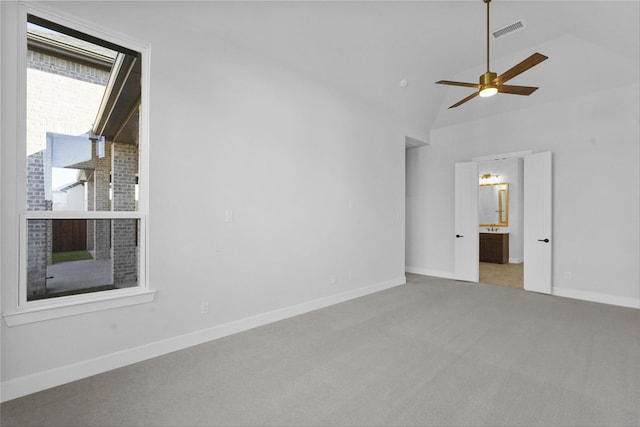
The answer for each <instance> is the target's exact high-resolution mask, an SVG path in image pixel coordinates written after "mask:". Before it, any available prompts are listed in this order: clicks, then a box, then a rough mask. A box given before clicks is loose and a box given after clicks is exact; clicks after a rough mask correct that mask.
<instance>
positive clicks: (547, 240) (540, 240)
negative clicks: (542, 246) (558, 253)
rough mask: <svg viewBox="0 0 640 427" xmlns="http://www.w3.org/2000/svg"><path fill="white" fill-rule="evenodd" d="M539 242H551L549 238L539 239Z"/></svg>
mask: <svg viewBox="0 0 640 427" xmlns="http://www.w3.org/2000/svg"><path fill="white" fill-rule="evenodd" d="M538 242H545V243H549V239H544V240H542V239H538Z"/></svg>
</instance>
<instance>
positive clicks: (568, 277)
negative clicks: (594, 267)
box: [564, 271, 571, 281]
mask: <svg viewBox="0 0 640 427" xmlns="http://www.w3.org/2000/svg"><path fill="white" fill-rule="evenodd" d="M564 278H565V279H566V280H567V281H569V280H571V272H570V271H565V272H564Z"/></svg>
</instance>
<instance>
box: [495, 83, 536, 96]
mask: <svg viewBox="0 0 640 427" xmlns="http://www.w3.org/2000/svg"><path fill="white" fill-rule="evenodd" d="M536 90H538V88H537V87H533V86H511V85H500V86H498V92H500V93H510V94H512V95H527V96H529V95H531V94H532V93H533V92H535V91H536Z"/></svg>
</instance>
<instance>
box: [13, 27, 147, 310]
mask: <svg viewBox="0 0 640 427" xmlns="http://www.w3.org/2000/svg"><path fill="white" fill-rule="evenodd" d="M27 21H28V23H27V69H26V76H27V78H26V86H27V88H26V183H25V193H26V212H27V214H28V215H27V217H26V219H25V221H26V231H25V232H24V236H22V239H24V243H25V245H24V246H23V247H24V248H25V249H24V251H25V253H24V256H25V257H26V260H24V262H23V263H22V265H23V266H25V268H26V271H24V272H23V273H22V275H23V276H22V277H23V279H22V282H21V283H22V286H24V289H23V291H22V292H21V295H26V300H27V301H34V300H41V299H48V298H57V297H63V296H69V295H76V294H82V293H90V292H102V291H108V290H113V289H121V288H126V287H132V286H138V285H139V284H140V270H141V266H140V259H141V251H144V247H142V246H141V245H140V244H139V243H140V242H141V241H142V240H143V239H141V236H140V230H141V228H142V227H141V216H140V215H138V214H136V212H137V211H138V206H139V205H138V180H139V177H140V167H139V165H140V159H139V145H140V136H139V130H140V109H141V75H142V68H141V67H142V63H141V54H140V53H139V52H136V51H133V50H131V49H128V48H125V47H123V46H120V45H117V44H114V43H112V42H109V41H106V40H101V39H99V38H96V37H94V36H91V35H89V34H85V33H82V32H80V31H77V30H75V29H71V28H69V27H65V26H62V25H60V24H57V23H54V22H52V21H48V20H46V19H44V18H41V17H38V16H34V15H27ZM105 212H112V213H113V212H118V213H123V214H124V215H120V216H117V218H114V216H115V215H112V216H111V217H109V216H108V215H107V217H106V218H105V217H102V218H100V217H99V216H96V214H97V213H105ZM128 212H130V213H131V215H128V214H126V213H128ZM60 214H62V217H61V215H60ZM67 214H68V216H69V217H68V218H65V217H64V216H65V215H67ZM56 215H57V216H56ZM103 216H104V215H103ZM127 216H130V217H127ZM142 258H143V257H142Z"/></svg>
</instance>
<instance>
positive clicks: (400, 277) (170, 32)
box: [1, 2, 405, 395]
mask: <svg viewBox="0 0 640 427" xmlns="http://www.w3.org/2000/svg"><path fill="white" fill-rule="evenodd" d="M196 5H197V3H195V4H191V6H190V7H197V6H196ZM44 7H47V8H49V9H52V10H53V11H57V12H60V13H63V14H65V16H69V15H71V16H72V17H73V16H78V17H79V18H80V19H81V20H82V21H83V22H89V23H96V24H98V25H99V26H102V27H104V26H106V23H108V24H109V27H110V28H112V29H113V30H115V31H117V32H119V33H121V34H124V35H127V36H130V37H132V38H133V39H136V40H139V41H142V42H148V43H150V44H151V92H150V93H151V95H150V98H151V105H149V106H147V107H148V108H150V116H151V129H150V137H151V138H150V175H151V176H150V215H149V222H148V224H149V240H150V246H149V277H150V285H151V287H152V288H153V289H155V290H157V295H156V299H155V301H154V302H153V303H150V304H143V305H137V306H129V307H125V308H119V309H114V310H110V311H100V312H95V313H90V314H85V315H78V316H72V317H66V318H61V319H56V320H51V321H45V322H39V323H32V324H27V325H22V326H14V327H7V326H6V324H5V323H3V324H2V337H3V341H2V381H3V385H4V386H5V392H6V388H7V387H9V386H11V387H14V386H16V385H17V384H18V385H20V387H23V389H24V390H28V389H29V387H30V385H33V384H39V383H40V384H43V385H42V386H43V387H44V386H47V384H48V385H51V384H50V383H51V381H53V380H47V381H49V382H47V381H40V379H42V378H44V377H47V375H48V377H47V378H49V379H50V378H52V376H53V377H56V378H57V381H64V380H68V379H70V378H72V377H73V376H74V375H75V373H74V366H82V367H84V368H83V369H85V370H84V371H83V370H82V369H79V370H76V371H78V372H80V371H81V372H80V374H77V375H76V376H82V375H83V374H85V373H86V374H90V373H93V372H95V370H96V369H99V367H100V366H102V367H104V369H107V368H108V367H109V366H115V365H118V364H123V363H127V361H129V362H130V361H131V359H127V357H126V354H127V351H130V350H132V349H134V350H135V349H140V348H143V347H144V346H147V345H153V343H166V342H167V341H171V340H172V339H174V338H176V337H183V336H185V335H186V334H192V336H197V335H198V334H199V332H198V331H202V330H207V329H210V328H214V327H217V326H220V325H229V324H232V323H231V322H234V321H239V320H242V319H247V318H250V317H251V316H259V315H261V314H263V313H268V312H273V311H274V310H280V309H286V308H287V307H300V304H303V305H304V304H305V303H308V302H310V301H318V300H319V299H322V298H325V300H324V301H327V298H329V299H330V298H331V297H332V296H337V297H336V298H335V299H336V300H338V299H340V298H341V297H340V296H341V295H354V294H356V293H358V292H360V291H362V292H366V291H367V290H369V289H374V288H375V287H376V286H392V285H396V284H400V283H403V282H404V199H403V193H404V179H405V176H404V135H405V129H404V127H403V126H402V125H401V124H399V123H398V122H397V121H395V119H394V118H393V117H391V116H390V115H389V114H387V113H386V112H385V111H377V110H375V109H372V108H371V107H369V106H368V105H367V104H366V103H364V102H361V101H360V100H359V99H355V98H350V97H348V96H346V95H344V94H341V93H338V92H336V91H334V90H333V89H332V88H330V87H326V86H323V85H322V84H319V83H317V82H316V81H314V80H311V79H309V78H306V77H305V76H303V75H300V74H298V73H296V72H294V71H292V70H289V69H286V68H284V67H282V66H280V65H279V64H277V63H274V62H272V61H270V60H268V59H266V58H263V57H261V56H260V55H259V54H256V53H254V52H250V51H247V50H244V49H242V48H239V47H235V46H233V45H231V44H229V43H227V42H225V41H223V40H220V39H217V38H216V37H214V36H211V35H203V34H198V33H195V32H193V31H192V29H193V28H194V27H197V26H202V27H205V26H206V25H205V24H206V16H199V15H198V14H197V13H195V14H194V15H193V22H178V21H176V22H175V23H174V25H173V26H172V27H171V28H170V29H169V28H166V27H164V26H162V25H157V24H156V23H155V22H154V20H153V19H152V16H150V9H149V7H148V4H146V3H145V2H142V3H135V2H125V3H122V2H116V3H110V2H104V3H97V2H86V3H83V2H81V3H77V2H70V3H48V2H47V4H46V5H44ZM182 7H188V6H183V5H182V4H179V3H177V2H162V3H158V4H155V5H154V8H153V13H155V14H158V16H164V17H167V16H171V14H172V9H173V8H182ZM2 8H3V10H2V20H3V22H2V32H3V33H2V55H3V57H2V67H3V69H2V93H3V97H2V114H3V117H2V122H3V123H15V120H16V116H15V111H13V110H15V109H13V108H7V107H11V106H13V105H15V104H16V99H15V98H16V91H15V86H16V83H15V82H16V74H15V70H16V69H17V65H16V47H15V46H16V34H15V20H16V11H15V4H12V3H6V2H2ZM200 21H201V22H200ZM15 133H16V130H15V128H14V127H13V126H11V127H7V126H5V127H3V129H2V156H1V158H2V162H3V163H2V193H1V194H2V228H1V233H2V248H1V251H2V273H1V274H2V291H3V294H4V293H6V289H8V288H10V287H14V286H17V269H16V265H17V258H16V247H17V238H16V236H17V233H16V231H15V230H16V227H17V220H16V211H15V205H14V204H13V203H11V201H12V200H15V188H16V182H15V172H16V169H15V162H16V151H15V147H14V145H13V144H12V143H11V141H12V140H13V139H14V138H15ZM20 161H21V160H20ZM226 209H232V210H233V211H234V217H235V220H234V222H231V223H228V222H225V221H224V219H225V210H226ZM332 276H333V277H334V278H335V283H331V282H332V280H331V278H332ZM350 292H351V293H350ZM202 301H208V302H209V303H210V305H211V312H210V314H208V315H201V314H200V304H201V302H202ZM2 304H3V310H5V311H6V310H7V309H9V308H10V307H11V306H12V304H13V301H10V300H7V299H6V298H4V299H3V302H2ZM311 306H312V305H309V307H311ZM275 317H277V316H275ZM231 329H233V328H231ZM194 334H195V335H194ZM169 347H170V346H169ZM169 347H162V346H161V345H160V346H158V347H154V348H165V349H166V348H169ZM153 353H154V352H153V351H149V352H147V353H145V352H144V351H142V350H141V351H140V352H139V353H138V356H139V355H140V354H146V355H149V356H151V355H153ZM123 354H125V356H122V355H123ZM111 355H114V358H115V359H117V361H115V362H114V360H115V359H113V358H112V359H109V357H110V356H111ZM91 361H93V362H95V363H93V362H91ZM89 362H91V363H89ZM52 373H53V374H52ZM54 374H56V375H57V376H56V375H54ZM54 382H55V381H54ZM16 387H17V386H16ZM6 394H7V393H5V395H6Z"/></svg>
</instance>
